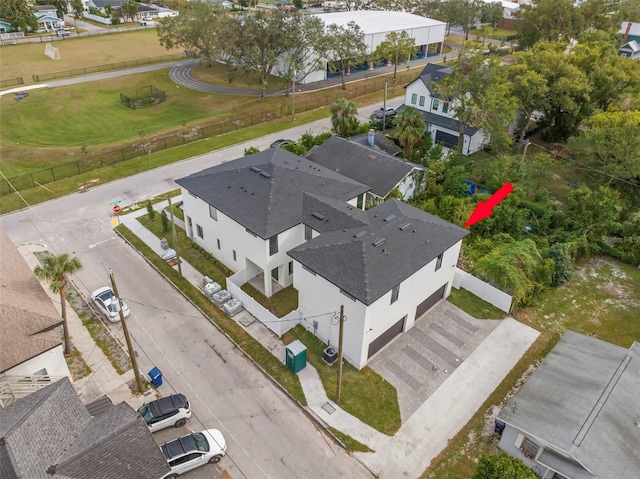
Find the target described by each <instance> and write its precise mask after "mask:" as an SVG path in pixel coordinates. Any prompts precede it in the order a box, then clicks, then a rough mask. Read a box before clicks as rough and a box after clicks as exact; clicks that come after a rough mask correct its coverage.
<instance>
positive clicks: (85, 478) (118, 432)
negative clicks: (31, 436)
mask: <svg viewBox="0 0 640 479" xmlns="http://www.w3.org/2000/svg"><path fill="white" fill-rule="evenodd" d="M52 470H55V473H56V476H57V475H60V476H62V477H65V478H73V479H93V478H96V477H100V478H101V479H121V478H124V477H126V478H131V479H157V478H158V477H162V476H163V475H164V474H166V473H168V472H169V471H170V467H169V465H168V464H167V461H166V460H165V458H164V456H163V455H162V451H161V450H160V448H159V447H158V444H157V442H156V441H155V439H154V438H153V435H152V433H151V432H150V431H149V428H148V427H147V425H146V424H145V422H144V420H143V419H142V416H140V414H138V412H137V411H135V410H134V409H133V408H132V407H131V406H129V405H128V404H127V403H125V402H122V403H120V404H118V405H116V406H114V407H113V408H111V409H110V410H109V411H106V412H105V413H104V414H101V415H100V416H97V417H94V418H92V419H91V422H90V423H89V424H88V425H87V426H86V427H85V428H84V430H83V431H82V432H81V433H80V434H79V435H78V437H77V438H76V440H75V441H74V442H73V445H72V446H71V447H70V448H69V450H68V451H67V452H66V453H65V454H64V456H62V457H61V458H60V460H59V461H58V463H57V465H56V466H55V469H52ZM54 477H55V476H54Z"/></svg>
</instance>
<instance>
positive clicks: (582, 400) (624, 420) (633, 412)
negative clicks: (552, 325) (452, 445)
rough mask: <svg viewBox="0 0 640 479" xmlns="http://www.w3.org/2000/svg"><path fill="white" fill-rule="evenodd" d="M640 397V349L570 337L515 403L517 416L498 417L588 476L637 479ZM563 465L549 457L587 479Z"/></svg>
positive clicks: (507, 413)
mask: <svg viewBox="0 0 640 479" xmlns="http://www.w3.org/2000/svg"><path fill="white" fill-rule="evenodd" d="M638 398H640V343H637V342H635V343H633V345H632V346H631V348H630V349H625V348H623V347H620V346H616V345H613V344H610V343H606V342H604V341H600V340H598V339H594V338H591V337H588V336H584V335H582V334H578V333H575V332H572V331H568V332H567V333H565V335H564V336H563V337H562V339H561V340H560V341H559V342H558V344H557V345H556V346H555V347H554V348H553V349H552V350H551V352H550V353H549V354H548V355H547V357H546V358H545V359H544V361H543V362H542V364H541V365H540V366H538V368H537V370H536V371H535V372H534V373H533V374H532V375H531V377H530V378H529V379H528V380H527V382H526V383H525V384H524V385H523V386H522V388H521V389H520V390H519V391H518V393H517V394H516V395H515V397H514V398H513V400H514V401H517V402H518V408H517V410H516V411H515V412H514V411H512V410H511V409H510V408H505V409H503V410H502V412H500V414H499V416H498V417H499V419H500V420H502V421H504V422H506V423H507V424H509V425H511V426H513V427H515V428H517V429H519V430H521V431H524V432H525V433H529V434H531V435H533V436H535V437H538V438H541V439H543V440H544V441H546V442H548V443H549V444H551V445H552V446H553V447H554V448H556V449H557V450H558V451H561V452H563V453H564V454H570V455H571V456H572V457H573V458H574V459H575V460H576V461H577V462H578V463H580V464H581V465H582V466H583V467H584V469H585V470H584V471H582V473H583V474H588V471H591V472H594V473H595V475H596V476H597V477H615V478H619V479H623V478H629V479H631V478H637V477H640V427H639V426H638V425H637V424H636V421H640V401H639V400H638ZM561 459H562V456H561V455H556V456H555V457H548V458H546V460H547V461H549V462H553V461H555V463H557V464H556V465H557V466H558V467H559V468H560V467H565V468H566V469H567V471H566V474H567V475H568V476H572V477H573V476H575V477H579V476H577V475H576V474H575V473H574V474H570V468H572V467H575V463H572V462H566V463H564V464H561V462H562V461H561ZM558 470H560V469H558ZM585 477H588V475H585Z"/></svg>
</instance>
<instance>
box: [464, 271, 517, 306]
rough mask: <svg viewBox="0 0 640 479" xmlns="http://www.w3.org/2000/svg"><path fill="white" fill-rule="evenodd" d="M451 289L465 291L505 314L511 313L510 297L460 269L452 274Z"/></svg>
mask: <svg viewBox="0 0 640 479" xmlns="http://www.w3.org/2000/svg"><path fill="white" fill-rule="evenodd" d="M453 287H454V288H456V289H460V288H462V289H466V290H467V291H470V292H471V293H473V294H475V295H476V296H478V297H479V298H481V299H483V300H485V301H486V302H487V303H491V304H493V305H494V306H495V307H496V308H499V309H501V310H502V311H504V312H505V313H508V312H509V311H511V302H512V300H513V298H512V297H511V295H509V294H507V293H505V292H504V291H500V290H499V289H498V288H496V287H494V286H491V285H490V284H489V283H485V282H484V281H482V280H480V279H478V278H476V277H475V276H473V275H471V274H469V273H467V272H466V271H463V270H461V269H460V268H456V269H455V271H454V273H453Z"/></svg>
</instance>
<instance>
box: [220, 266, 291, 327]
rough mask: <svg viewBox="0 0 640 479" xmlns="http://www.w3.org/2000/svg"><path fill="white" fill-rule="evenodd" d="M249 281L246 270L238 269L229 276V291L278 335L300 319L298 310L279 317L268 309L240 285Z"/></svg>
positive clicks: (248, 310)
mask: <svg viewBox="0 0 640 479" xmlns="http://www.w3.org/2000/svg"><path fill="white" fill-rule="evenodd" d="M246 282H247V279H246V275H245V270H244V269H243V270H241V271H238V272H237V273H235V274H234V275H232V276H229V277H228V278H227V291H229V293H231V296H233V297H234V298H236V299H237V300H239V301H240V302H241V303H242V307H243V308H244V309H245V310H246V311H247V312H248V313H249V314H251V315H252V316H253V317H255V318H256V319H257V320H258V321H260V322H261V323H263V324H264V325H265V326H266V327H268V328H269V329H270V330H271V331H273V332H274V333H276V334H277V335H278V337H280V336H282V335H283V334H284V333H286V332H287V331H289V330H290V329H291V328H293V327H294V326H295V325H297V324H298V323H299V322H300V321H299V317H300V314H299V312H298V310H297V309H296V310H293V311H291V312H290V313H289V314H287V315H286V316H283V317H282V318H278V317H277V316H275V315H274V314H273V313H271V311H269V310H268V309H266V308H265V307H264V306H262V305H261V304H260V303H258V302H257V301H256V300H255V299H253V298H252V297H251V296H249V295H248V294H247V293H245V292H244V291H242V289H241V288H240V286H242V285H243V284H244V283H246Z"/></svg>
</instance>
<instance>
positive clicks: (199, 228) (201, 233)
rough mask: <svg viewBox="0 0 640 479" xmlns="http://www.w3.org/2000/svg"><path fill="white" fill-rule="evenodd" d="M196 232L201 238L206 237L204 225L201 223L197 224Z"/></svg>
mask: <svg viewBox="0 0 640 479" xmlns="http://www.w3.org/2000/svg"><path fill="white" fill-rule="evenodd" d="M196 232H197V233H198V236H199V237H200V238H202V239H204V231H203V230H202V226H200V225H199V224H196Z"/></svg>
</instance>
